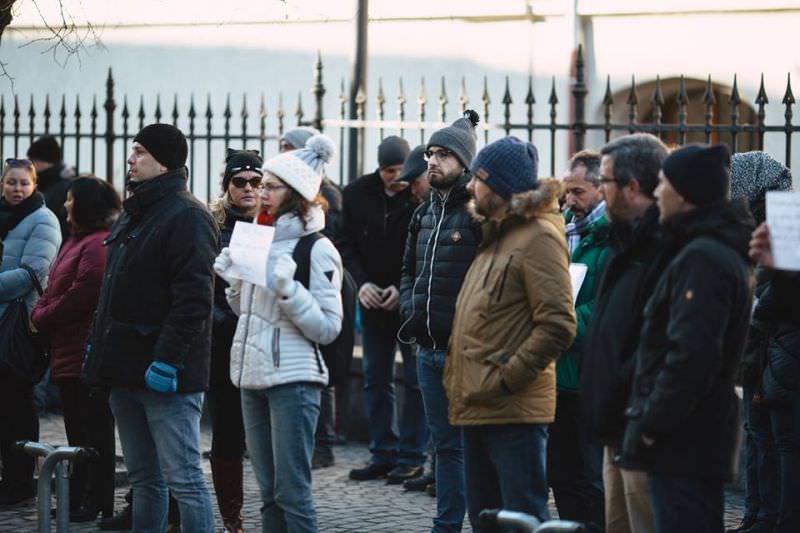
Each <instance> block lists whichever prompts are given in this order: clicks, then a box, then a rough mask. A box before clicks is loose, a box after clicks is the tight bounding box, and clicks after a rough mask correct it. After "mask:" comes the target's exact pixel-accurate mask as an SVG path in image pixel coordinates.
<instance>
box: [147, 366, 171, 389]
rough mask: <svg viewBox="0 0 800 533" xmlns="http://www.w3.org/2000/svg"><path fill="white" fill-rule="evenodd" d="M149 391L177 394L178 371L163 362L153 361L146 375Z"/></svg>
mask: <svg viewBox="0 0 800 533" xmlns="http://www.w3.org/2000/svg"><path fill="white" fill-rule="evenodd" d="M144 383H145V385H146V386H147V388H148V389H150V390H153V391H156V392H175V391H176V390H178V369H177V368H175V367H174V366H172V365H170V364H168V363H164V362H161V361H153V362H152V363H150V366H149V367H147V372H145V374H144Z"/></svg>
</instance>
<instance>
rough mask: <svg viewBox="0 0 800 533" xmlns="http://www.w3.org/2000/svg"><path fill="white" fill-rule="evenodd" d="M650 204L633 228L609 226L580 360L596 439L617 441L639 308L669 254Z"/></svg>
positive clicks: (586, 414) (585, 407)
mask: <svg viewBox="0 0 800 533" xmlns="http://www.w3.org/2000/svg"><path fill="white" fill-rule="evenodd" d="M658 217H659V212H658V207H657V206H656V205H655V204H653V205H652V206H650V208H649V209H648V210H647V211H646V212H645V214H644V215H643V216H642V218H641V219H639V220H638V221H637V222H636V223H635V225H634V226H633V228H628V227H626V226H621V225H618V224H614V225H612V238H611V240H610V246H609V258H608V260H607V262H606V267H605V269H604V270H603V273H602V275H601V277H600V280H599V282H598V284H597V293H596V296H595V300H594V309H593V312H592V317H591V320H590V322H589V327H588V329H587V332H586V337H585V340H584V346H585V348H584V354H583V357H581V358H580V360H579V361H580V363H579V371H578V375H579V379H580V381H579V390H580V395H581V398H583V399H585V401H581V409H582V416H583V420H584V422H585V423H586V425H587V427H588V429H589V430H590V432H591V433H592V435H593V436H594V438H596V439H597V440H599V441H600V442H602V443H603V444H605V445H607V446H611V447H613V448H619V447H620V445H621V444H622V436H623V432H624V431H625V408H626V406H627V403H628V398H629V397H630V390H631V383H632V381H633V370H634V354H635V352H636V345H637V343H638V341H639V331H640V330H641V324H642V312H643V310H644V304H645V302H647V298H649V297H650V294H651V293H652V291H653V287H654V286H655V283H656V281H657V280H658V277H659V276H660V275H661V272H662V271H663V269H664V267H665V266H666V262H667V259H668V258H669V254H668V253H666V252H665V250H664V235H663V230H662V227H661V225H660V224H659V222H658Z"/></svg>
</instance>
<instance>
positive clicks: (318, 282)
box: [226, 207, 342, 389]
mask: <svg viewBox="0 0 800 533" xmlns="http://www.w3.org/2000/svg"><path fill="white" fill-rule="evenodd" d="M324 226H325V214H324V213H323V212H322V209H320V208H319V207H314V208H312V209H311V211H310V212H309V215H308V219H307V223H306V228H305V229H304V228H303V224H302V223H301V221H300V219H299V218H298V217H297V216H295V215H283V216H281V217H280V218H278V220H277V221H276V223H275V238H274V240H273V242H272V248H270V251H269V259H268V263H267V286H268V287H269V288H264V287H260V286H258V285H253V284H251V283H247V282H242V281H236V280H234V282H233V283H231V286H230V287H229V288H228V289H227V290H226V294H227V297H228V302H229V303H230V305H231V308H232V309H233V311H234V312H235V313H236V314H237V315H239V322H238V324H237V326H236V334H235V335H234V337H233V346H232V347H231V381H232V382H233V384H234V385H236V386H237V387H239V388H243V389H266V388H269V387H275V386H277V385H282V384H284V383H293V382H298V381H305V382H314V383H320V384H323V385H325V384H327V383H328V369H327V368H326V367H325V362H324V361H323V360H322V354H321V353H317V352H316V351H315V349H314V344H313V343H319V344H328V343H330V342H332V341H333V340H334V339H336V337H337V336H338V335H339V331H340V330H341V327H342V297H341V292H340V291H341V285H342V259H341V257H340V256H339V252H338V251H337V250H336V248H335V247H334V246H333V243H331V241H330V240H328V239H327V238H323V239H319V240H317V241H316V242H315V243H314V246H313V248H312V249H311V269H310V270H311V274H310V279H309V285H310V290H307V289H306V288H305V287H303V286H302V285H301V284H300V283H297V284H296V290H295V292H294V295H292V297H290V298H288V299H281V298H280V297H278V296H277V294H276V293H275V291H274V290H273V289H272V287H273V270H272V265H274V264H275V261H276V260H277V259H278V258H279V257H280V256H282V255H285V254H289V255H291V254H292V251H293V250H294V247H295V245H296V244H297V241H298V240H299V238H300V237H301V236H303V235H307V234H310V233H314V232H315V231H320V230H321V229H322V228H323V227H324Z"/></svg>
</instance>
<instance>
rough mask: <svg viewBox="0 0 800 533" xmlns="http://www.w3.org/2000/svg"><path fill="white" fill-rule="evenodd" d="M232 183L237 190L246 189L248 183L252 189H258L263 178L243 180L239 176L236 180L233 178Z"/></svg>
mask: <svg viewBox="0 0 800 533" xmlns="http://www.w3.org/2000/svg"><path fill="white" fill-rule="evenodd" d="M231 183H232V184H233V186H234V187H236V188H237V189H244V188H245V187H246V186H247V184H248V183H249V184H250V187H252V188H253V189H258V187H259V185H261V176H256V177H255V178H250V179H247V178H242V177H240V176H239V177H236V178H231Z"/></svg>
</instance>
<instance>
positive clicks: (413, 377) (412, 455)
mask: <svg viewBox="0 0 800 533" xmlns="http://www.w3.org/2000/svg"><path fill="white" fill-rule="evenodd" d="M395 333H396V331H395V329H394V328H386V327H380V326H375V325H369V326H367V325H365V326H364V336H363V343H364V358H363V367H364V406H365V407H366V410H367V422H368V424H369V450H370V452H371V453H372V461H373V462H376V463H392V464H393V463H398V464H407V465H421V464H423V463H425V452H424V450H425V444H427V442H428V428H427V425H426V424H425V413H424V409H423V407H422V395H421V394H420V391H419V384H418V383H417V368H416V366H417V364H416V358H415V356H414V352H413V350H412V347H411V346H408V345H405V344H400V353H401V354H402V356H403V386H404V392H405V400H404V402H403V409H402V412H401V414H400V424H399V425H400V431H399V434H398V430H397V422H396V420H395V418H396V417H395V411H396V405H395V403H396V402H395V391H394V357H395V351H396V347H397V339H396V338H395Z"/></svg>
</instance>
